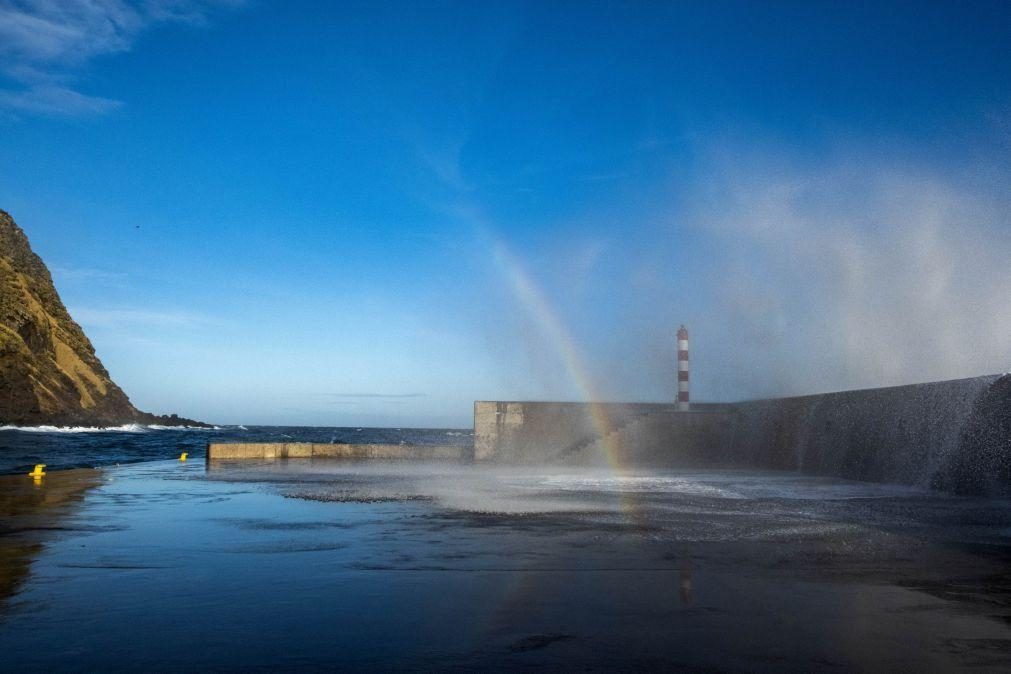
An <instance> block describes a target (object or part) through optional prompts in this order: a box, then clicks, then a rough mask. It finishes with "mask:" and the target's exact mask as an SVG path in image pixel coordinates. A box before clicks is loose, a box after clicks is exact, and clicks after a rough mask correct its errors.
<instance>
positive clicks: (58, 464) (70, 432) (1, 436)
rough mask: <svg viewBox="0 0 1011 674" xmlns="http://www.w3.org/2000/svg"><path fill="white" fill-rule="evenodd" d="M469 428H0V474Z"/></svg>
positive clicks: (459, 437) (426, 436)
mask: <svg viewBox="0 0 1011 674" xmlns="http://www.w3.org/2000/svg"><path fill="white" fill-rule="evenodd" d="M473 440H474V433H473V431H472V430H471V429H469V428H462V429H461V428H367V427H351V428H343V427H339V428H338V427H310V426H248V427H247V426H219V427H215V428H212V429H208V428H173V427H167V426H142V425H138V424H128V425H125V426H119V427H116V428H104V429H95V428H83V427H81V428H56V427H52V426H40V427H30V428H22V427H14V426H0V475H5V474H14V473H21V472H27V471H28V470H30V469H31V468H32V466H34V465H35V464H37V463H44V464H46V469H47V470H60V469H67V468H95V467H99V466H111V465H118V464H127V463H137V462H139V461H157V460H160V459H174V458H178V456H179V455H180V454H181V453H183V452H187V453H188V454H189V456H190V458H192V459H203V458H204V456H205V454H206V451H207V443H209V442H230V441H231V442H346V443H352V444H367V443H382V444H400V443H403V444H408V445H459V446H461V447H470V446H471V445H472V444H473Z"/></svg>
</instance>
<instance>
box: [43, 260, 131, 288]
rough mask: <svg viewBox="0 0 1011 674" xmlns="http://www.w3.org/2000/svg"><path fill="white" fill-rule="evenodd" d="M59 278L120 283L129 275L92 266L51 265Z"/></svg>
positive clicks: (50, 269) (50, 268) (51, 268)
mask: <svg viewBox="0 0 1011 674" xmlns="http://www.w3.org/2000/svg"><path fill="white" fill-rule="evenodd" d="M49 271H51V272H52V274H53V276H55V277H56V278H57V279H58V280H62V281H83V282H86V283H102V284H119V283H121V282H122V281H124V280H125V279H126V278H127V275H126V274H125V273H123V272H119V271H108V270H106V269H93V268H91V267H68V266H63V265H59V264H51V265H49Z"/></svg>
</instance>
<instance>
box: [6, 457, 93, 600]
mask: <svg viewBox="0 0 1011 674" xmlns="http://www.w3.org/2000/svg"><path fill="white" fill-rule="evenodd" d="M100 477H101V474H100V473H99V472H97V471H94V470H86V469H82V470H68V471H62V472H56V473H49V474H47V475H46V476H45V477H44V478H36V479H32V478H30V477H28V476H27V475H9V476H7V475H5V476H0V611H3V606H4V603H5V602H6V601H7V600H8V598H9V597H11V596H12V595H13V594H15V593H16V592H17V590H18V588H19V587H20V586H21V585H22V583H24V582H25V580H27V578H28V575H29V568H30V566H31V562H32V559H33V558H35V557H36V556H38V555H39V554H40V553H41V552H42V549H43V543H44V542H45V541H46V540H50V539H52V538H53V537H54V535H55V534H56V533H57V532H60V531H65V530H66V524H65V520H66V517H67V515H69V514H70V513H71V512H72V511H73V509H74V507H75V506H76V505H77V504H78V503H79V502H80V501H81V499H82V498H83V495H84V492H85V491H87V490H88V489H90V488H91V487H94V486H95V485H97V484H98V482H99V479H100Z"/></svg>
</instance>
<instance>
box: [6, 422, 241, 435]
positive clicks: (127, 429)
mask: <svg viewBox="0 0 1011 674" xmlns="http://www.w3.org/2000/svg"><path fill="white" fill-rule="evenodd" d="M220 430H221V427H219V426H213V427H211V428H204V427H202V426H162V425H159V424H149V425H144V424H123V425H122V426H10V425H7V426H0V431H20V432H22V433H147V432H148V431H220Z"/></svg>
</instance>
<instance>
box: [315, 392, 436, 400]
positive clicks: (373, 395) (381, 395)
mask: <svg viewBox="0 0 1011 674" xmlns="http://www.w3.org/2000/svg"><path fill="white" fill-rule="evenodd" d="M325 395H327V396H330V397H332V398H388V399H396V398H424V397H425V396H427V395H428V394H427V393H327V394H325Z"/></svg>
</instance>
